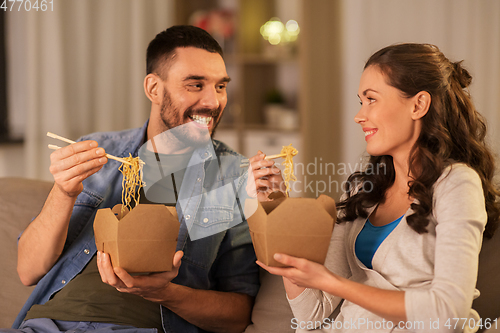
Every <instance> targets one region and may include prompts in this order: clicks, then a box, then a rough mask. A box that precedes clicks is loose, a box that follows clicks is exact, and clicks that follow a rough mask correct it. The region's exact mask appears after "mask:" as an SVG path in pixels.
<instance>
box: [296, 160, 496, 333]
mask: <svg viewBox="0 0 500 333" xmlns="http://www.w3.org/2000/svg"><path fill="white" fill-rule="evenodd" d="M373 209H374V208H372V209H371V210H370V211H369V213H371V211H373ZM411 213H412V210H411V209H409V210H408V211H407V212H406V214H405V216H404V217H403V219H402V220H401V222H400V223H399V225H398V226H397V227H396V228H395V229H394V230H393V231H392V233H391V234H389V236H388V237H387V238H386V239H385V240H384V241H383V243H382V244H381V245H380V247H379V248H378V250H377V251H376V252H375V255H374V257H373V261H372V264H373V269H368V268H366V267H365V266H364V265H363V264H362V263H361V262H360V261H359V259H358V258H357V257H356V255H355V253H354V243H355V241H356V237H357V235H358V233H359V232H360V231H361V229H362V228H363V225H364V224H365V221H366V219H363V218H358V219H356V220H355V221H353V222H347V223H342V224H336V225H335V227H334V230H333V234H332V239H331V242H330V247H329V250H328V255H327V257H326V261H325V266H326V267H327V268H328V269H329V270H330V271H332V272H334V273H336V274H338V275H340V276H343V277H346V278H349V279H350V280H353V281H356V282H360V283H363V284H366V285H370V286H373V287H377V288H382V289H388V290H402V291H405V307H406V315H407V319H408V321H407V322H405V323H401V324H402V326H403V327H407V328H410V326H411V329H399V328H397V325H398V323H392V322H388V321H387V320H385V319H383V318H381V317H378V316H376V315H375V314H373V313H371V312H369V311H367V310H365V309H364V308H362V307H360V306H358V305H356V304H353V303H351V302H349V301H344V303H343V305H342V307H341V312H340V314H339V315H338V317H337V318H336V321H335V322H333V321H329V320H328V319H325V318H328V317H329V316H330V315H331V313H332V311H333V310H334V309H335V308H336V307H337V305H338V304H339V303H340V302H341V301H342V300H341V299H339V298H338V297H334V296H332V295H330V294H328V293H325V292H323V291H320V290H315V289H306V290H305V291H304V292H303V293H302V294H300V295H299V296H297V297H296V298H294V299H293V300H289V303H290V306H291V308H292V311H293V314H294V316H295V319H294V321H295V322H292V323H293V324H294V325H295V328H299V329H298V330H297V331H302V329H303V328H306V329H311V328H313V327H315V328H317V327H318V325H317V324H318V323H319V322H323V323H325V324H326V325H324V326H323V329H322V330H323V331H325V332H331V331H335V332H422V333H423V332H425V333H428V332H432V333H434V332H436V333H437V332H461V331H462V324H463V322H459V323H458V324H457V323H456V321H457V320H456V319H454V318H469V317H472V316H473V315H474V314H476V315H477V313H475V311H474V310H471V306H472V301H473V298H474V297H477V294H478V292H477V290H476V289H475V285H476V279H477V269H478V256H479V251H480V249H481V243H482V234H483V231H484V227H485V225H486V221H487V215H486V209H485V202H484V195H483V190H482V185H481V180H480V178H479V176H478V175H477V173H476V172H475V171H474V170H473V169H471V168H469V167H468V166H466V165H464V164H453V165H452V166H450V167H448V168H446V170H445V171H444V172H443V175H441V177H440V178H439V179H438V180H437V182H436V183H435V185H434V196H433V212H432V216H431V217H430V219H429V226H428V231H429V232H428V233H425V234H418V233H417V232H415V231H414V230H413V229H411V228H410V227H409V226H408V224H407V222H406V216H408V215H410V214H411ZM473 321H476V322H477V320H472V319H471V323H472V322H473ZM313 323H315V324H313ZM447 324H448V325H447ZM292 326H293V325H292ZM393 326H395V327H394V328H393ZM301 328H302V329H301Z"/></svg>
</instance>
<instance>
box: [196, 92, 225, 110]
mask: <svg viewBox="0 0 500 333" xmlns="http://www.w3.org/2000/svg"><path fill="white" fill-rule="evenodd" d="M220 98H221V96H220V94H219V93H218V92H217V90H216V89H215V88H206V89H204V90H203V94H202V98H201V101H200V104H201V106H202V107H203V108H207V109H211V110H214V109H218V108H219V106H220Z"/></svg>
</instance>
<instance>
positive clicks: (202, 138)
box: [160, 89, 221, 148]
mask: <svg viewBox="0 0 500 333" xmlns="http://www.w3.org/2000/svg"><path fill="white" fill-rule="evenodd" d="M220 114H221V110H219V109H207V108H200V109H194V108H192V107H189V108H187V109H186V110H185V111H184V112H181V110H180V109H179V108H177V107H176V106H174V103H173V101H172V97H171V95H170V93H169V92H168V91H167V89H164V90H163V103H162V105H161V108H160V117H161V119H162V121H163V124H164V125H165V130H166V131H169V132H171V134H172V135H173V136H174V137H175V138H176V139H177V140H178V141H179V143H181V144H182V145H184V146H186V147H187V146H190V147H193V148H198V147H201V146H205V145H206V144H207V143H208V141H209V140H210V139H211V138H212V137H213V135H214V134H215V129H216V128H217V126H218V125H219V120H220ZM192 115H204V116H209V117H212V132H211V133H210V132H209V131H208V128H207V129H206V133H208V134H209V135H208V137H207V135H204V134H205V133H204V130H200V131H199V133H198V137H197V136H196V134H193V133H191V132H192V131H191V130H193V131H195V130H198V129H195V128H194V126H193V128H189V127H190V126H189V125H188V126H183V127H181V128H178V130H174V129H175V128H176V127H178V126H181V125H186V124H188V123H189V122H191V119H190V118H189V116H192Z"/></svg>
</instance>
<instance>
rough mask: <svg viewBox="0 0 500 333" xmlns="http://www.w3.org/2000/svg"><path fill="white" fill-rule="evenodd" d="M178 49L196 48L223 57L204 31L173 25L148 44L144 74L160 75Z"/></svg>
mask: <svg viewBox="0 0 500 333" xmlns="http://www.w3.org/2000/svg"><path fill="white" fill-rule="evenodd" d="M178 47H197V48H199V49H203V50H207V51H208V52H212V53H218V54H220V55H221V57H222V56H223V53H222V48H221V47H220V45H219V43H217V41H216V40H215V39H214V38H213V37H212V36H211V35H210V34H209V33H208V32H206V31H205V30H203V29H201V28H198V27H194V26H191V25H175V26H173V27H170V28H168V29H167V30H165V31H162V32H160V33H159V34H157V35H156V37H155V38H154V39H153V40H152V41H151V42H150V43H149V46H148V50H147V53H146V74H151V73H156V74H158V75H161V74H163V73H161V70H163V69H164V68H165V67H164V66H165V65H167V64H168V61H169V60H170V59H171V58H172V56H173V54H174V53H175V49H176V48H178Z"/></svg>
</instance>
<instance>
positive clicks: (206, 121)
mask: <svg viewBox="0 0 500 333" xmlns="http://www.w3.org/2000/svg"><path fill="white" fill-rule="evenodd" d="M191 119H193V120H194V121H196V122H197V123H198V124H200V125H205V126H207V125H208V124H209V123H210V121H211V120H212V117H204V116H198V115H192V116H191Z"/></svg>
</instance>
